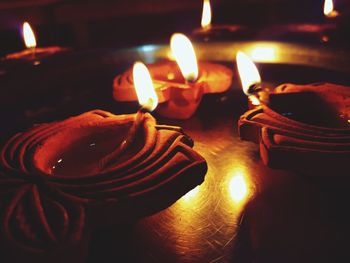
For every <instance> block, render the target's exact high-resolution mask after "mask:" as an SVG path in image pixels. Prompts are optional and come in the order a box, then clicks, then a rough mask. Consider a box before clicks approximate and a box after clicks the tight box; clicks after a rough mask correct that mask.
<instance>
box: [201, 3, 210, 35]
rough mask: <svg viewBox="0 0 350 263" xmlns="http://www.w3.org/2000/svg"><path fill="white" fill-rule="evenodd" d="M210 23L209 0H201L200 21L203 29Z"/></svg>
mask: <svg viewBox="0 0 350 263" xmlns="http://www.w3.org/2000/svg"><path fill="white" fill-rule="evenodd" d="M210 25H211V6H210V0H204V1H203V13H202V21H201V26H202V28H204V29H207V28H210Z"/></svg>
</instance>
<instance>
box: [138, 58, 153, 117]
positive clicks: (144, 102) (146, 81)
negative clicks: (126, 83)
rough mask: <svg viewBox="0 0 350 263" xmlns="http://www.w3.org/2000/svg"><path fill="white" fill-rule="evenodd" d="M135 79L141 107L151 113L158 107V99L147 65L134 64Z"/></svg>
mask: <svg viewBox="0 0 350 263" xmlns="http://www.w3.org/2000/svg"><path fill="white" fill-rule="evenodd" d="M133 78H134V86H135V90H136V95H137V98H138V100H139V103H140V105H141V106H143V107H145V108H146V109H147V110H149V111H153V110H154V109H155V108H156V107H157V105H158V97H157V94H156V91H155V90H154V86H153V82H152V78H151V75H150V73H149V71H148V69H147V67H146V66H145V64H143V63H142V62H136V63H135V64H134V67H133Z"/></svg>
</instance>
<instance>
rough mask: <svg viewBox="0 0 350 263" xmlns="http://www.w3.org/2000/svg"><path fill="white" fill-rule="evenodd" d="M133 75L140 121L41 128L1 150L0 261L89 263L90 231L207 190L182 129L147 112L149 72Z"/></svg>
mask: <svg viewBox="0 0 350 263" xmlns="http://www.w3.org/2000/svg"><path fill="white" fill-rule="evenodd" d="M134 68H135V69H134V75H135V84H136V85H137V87H138V89H141V91H142V92H143V91H145V92H146V94H144V95H141V96H140V103H142V104H143V106H142V108H141V109H140V110H139V111H138V113H136V114H128V115H114V114H112V113H110V112H106V111H103V110H93V111H89V112H85V113H83V114H81V115H78V116H74V117H71V118H68V119H66V120H62V121H56V122H53V123H45V124H39V125H36V126H34V127H32V128H31V129H28V130H26V131H24V132H20V133H18V134H16V135H14V136H13V137H12V138H11V139H9V140H8V141H7V143H6V144H5V145H4V146H3V147H2V149H1V151H0V197H1V198H0V208H1V210H2V212H3V216H2V217H1V220H0V224H1V229H0V232H1V233H0V244H1V246H0V252H1V254H2V256H4V255H6V256H8V257H5V258H11V259H12V261H11V262H16V263H17V262H27V261H30V262H62V260H63V261H64V262H85V261H84V255H86V247H87V240H88V235H89V233H90V232H91V231H94V230H95V229H98V228H101V227H108V226H111V225H114V224H117V223H120V222H125V221H129V222H130V220H135V219H136V218H138V217H140V216H144V215H148V214H152V213H154V212H157V211H159V210H161V209H164V208H166V207H168V206H169V205H171V204H172V203H174V202H175V201H176V200H178V199H179V198H180V197H181V196H183V195H184V194H185V193H187V192H188V191H190V190H191V189H193V188H195V187H196V186H197V185H199V184H201V183H202V182H203V180H204V176H205V173H206V171H207V164H206V161H205V160H204V159H203V158H202V157H201V156H200V155H199V154H198V153H197V152H196V151H194V150H193V149H192V147H193V141H192V140H191V138H190V137H188V136H187V135H186V134H185V133H184V132H183V131H182V129H181V128H180V127H174V126H167V125H158V124H157V123H156V120H155V119H154V118H153V117H152V115H151V114H150V113H148V112H146V110H147V111H150V110H152V109H154V108H155V107H156V105H157V98H156V96H155V93H154V91H153V92H152V90H151V89H152V85H151V84H152V82H151V79H150V76H149V73H148V71H147V68H146V67H145V66H144V65H142V64H139V63H138V64H136V65H135V67H134ZM139 85H141V86H139ZM138 94H139V92H138ZM141 94H142V93H141ZM87 222H88V224H87ZM57 255H59V257H58V258H59V261H57V260H56V259H57Z"/></svg>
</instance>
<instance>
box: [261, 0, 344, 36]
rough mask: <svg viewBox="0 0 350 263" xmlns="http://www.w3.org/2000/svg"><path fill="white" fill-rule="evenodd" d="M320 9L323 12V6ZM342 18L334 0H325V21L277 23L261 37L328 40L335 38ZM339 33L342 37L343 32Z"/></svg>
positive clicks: (268, 28)
mask: <svg viewBox="0 0 350 263" xmlns="http://www.w3.org/2000/svg"><path fill="white" fill-rule="evenodd" d="M319 10H320V14H321V12H322V7H321V6H320V7H319ZM340 18H341V16H340V14H339V12H338V11H336V10H335V9H334V4H333V0H325V1H324V5H323V19H324V21H323V22H321V23H292V24H276V25H272V26H270V27H267V28H266V29H264V30H262V31H261V32H260V33H259V34H260V36H259V37H262V38H269V39H271V38H272V39H275V38H277V39H278V38H281V39H282V38H283V40H287V39H289V40H293V41H300V42H315V43H319V42H328V41H330V38H335V35H336V34H337V30H338V24H339V22H340V21H339V19H340ZM338 35H339V36H340V37H342V35H341V34H338ZM338 35H337V36H336V37H338ZM332 40H334V39H332Z"/></svg>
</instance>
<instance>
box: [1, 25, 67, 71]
mask: <svg viewBox="0 0 350 263" xmlns="http://www.w3.org/2000/svg"><path fill="white" fill-rule="evenodd" d="M22 33H23V40H24V44H25V46H26V49H24V50H22V51H19V52H16V53H11V54H8V55H6V56H5V57H4V58H2V59H1V61H3V62H7V63H10V62H14V63H15V62H17V63H18V62H19V61H21V62H23V63H30V64H33V65H39V64H40V63H41V61H42V60H43V59H45V58H47V57H49V56H52V55H54V54H57V53H61V52H66V51H69V49H68V48H63V47H59V46H50V47H37V41H36V37H35V34H34V31H33V30H32V28H31V26H30V24H29V23H28V22H24V23H23V29H22Z"/></svg>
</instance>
